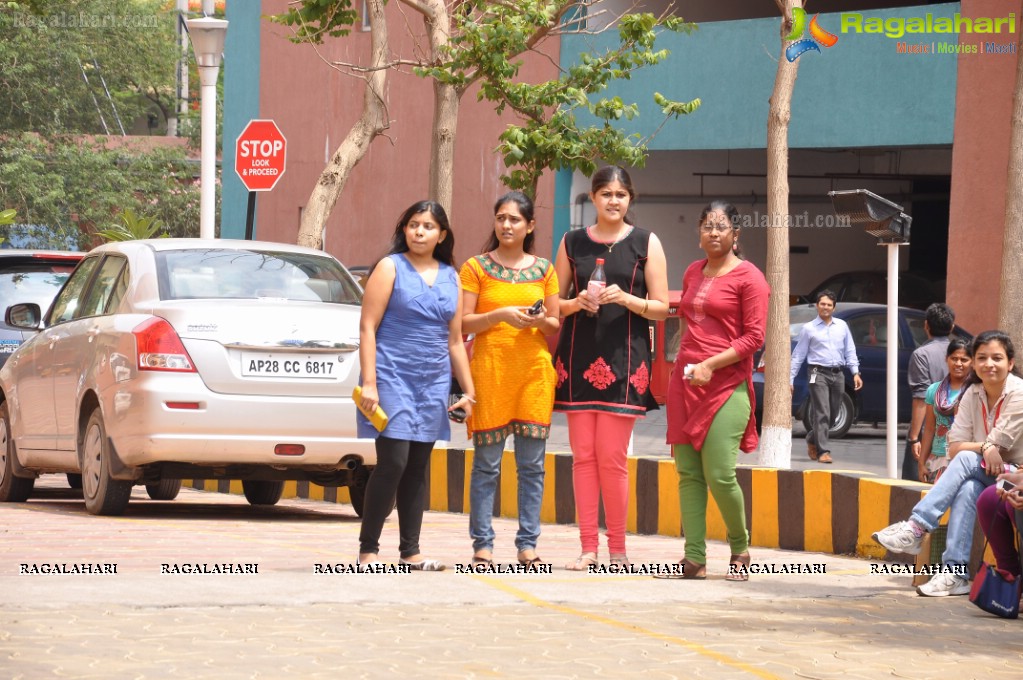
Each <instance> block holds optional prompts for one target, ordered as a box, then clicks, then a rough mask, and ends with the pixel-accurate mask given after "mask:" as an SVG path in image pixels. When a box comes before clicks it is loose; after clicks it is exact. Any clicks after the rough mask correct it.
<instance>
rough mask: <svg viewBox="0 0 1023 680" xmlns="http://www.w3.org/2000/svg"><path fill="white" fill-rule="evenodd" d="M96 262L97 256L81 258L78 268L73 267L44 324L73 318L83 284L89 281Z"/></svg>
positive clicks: (48, 324) (97, 261)
mask: <svg viewBox="0 0 1023 680" xmlns="http://www.w3.org/2000/svg"><path fill="white" fill-rule="evenodd" d="M97 264H99V258H98V257H88V258H86V259H84V260H82V263H81V264H80V265H78V268H77V269H75V272H74V273H73V274H72V275H71V278H70V279H68V282H67V283H66V284H65V285H64V288H62V289H61V291H60V293H59V294H58V295H57V299H56V300H54V301H53V309H52V310H51V311H50V319H49V321H48V322H47V324H46V325H47V326H52V325H54V324H58V323H63V322H65V321H70V320H71V319H73V318H75V312H76V311H77V310H78V306H79V303H80V301H81V296H82V293H83V292H84V291H85V286H86V284H88V283H89V278H90V277H91V276H92V272H93V270H94V269H95V268H96V265H97Z"/></svg>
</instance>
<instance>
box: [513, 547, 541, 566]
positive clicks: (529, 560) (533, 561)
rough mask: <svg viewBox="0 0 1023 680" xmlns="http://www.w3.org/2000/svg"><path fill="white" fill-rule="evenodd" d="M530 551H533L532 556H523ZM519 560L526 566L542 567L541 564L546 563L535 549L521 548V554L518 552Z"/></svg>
mask: <svg viewBox="0 0 1023 680" xmlns="http://www.w3.org/2000/svg"><path fill="white" fill-rule="evenodd" d="M530 552H532V553H533V556H532V557H523V555H526V554H528V553H530ZM518 560H519V564H521V565H522V566H524V567H534V568H535V567H540V566H543V565H544V564H546V562H544V561H543V560H542V559H540V556H539V555H537V554H536V551H535V550H520V551H519V554H518Z"/></svg>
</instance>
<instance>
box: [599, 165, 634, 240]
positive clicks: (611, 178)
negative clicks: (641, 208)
mask: <svg viewBox="0 0 1023 680" xmlns="http://www.w3.org/2000/svg"><path fill="white" fill-rule="evenodd" d="M611 182H618V183H619V184H621V185H622V186H623V187H625V190H626V191H628V192H629V209H628V210H627V211H625V217H623V218H622V221H623V222H625V223H626V224H628V225H630V226H636V220H635V218H634V217H633V216H632V203H633V201H635V200H636V189H635V187H633V186H632V178H631V177H629V173H628V172H626V171H625V168H623V167H621V166H618V165H605V166H604V167H602V168H601V169H600V170H597V171H596V172H595V173H593V177H591V178H590V193H593V194H596V193H597V192H598V191H600V190H601V189H603V188H604V187H606V186H607V185H608V184H610V183H611Z"/></svg>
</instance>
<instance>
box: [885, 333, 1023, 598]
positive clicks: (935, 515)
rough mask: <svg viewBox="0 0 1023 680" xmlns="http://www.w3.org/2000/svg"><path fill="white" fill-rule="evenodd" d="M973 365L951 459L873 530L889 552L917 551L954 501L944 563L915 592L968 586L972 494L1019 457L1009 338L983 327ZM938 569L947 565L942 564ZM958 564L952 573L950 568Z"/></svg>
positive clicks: (1019, 403)
mask: <svg viewBox="0 0 1023 680" xmlns="http://www.w3.org/2000/svg"><path fill="white" fill-rule="evenodd" d="M971 355H972V357H973V373H972V374H971V375H970V377H969V378H968V379H967V381H966V383H964V385H965V386H964V388H963V391H962V394H961V396H960V399H959V410H958V411H957V413H956V418H955V422H954V423H953V424H952V429H951V430H949V433H948V444H949V447H948V454H949V456H951V457H952V462H951V463H949V464H948V467H946V468H945V473H944V474H943V475H942V476H941V477H940V478H939V479H938V481H937V483H936V484H935V485H934V487H933V488H932V489H931V490H930V491H929V492H928V493H927V495H926V496H925V497H924V498H923V500H921V501H920V502H919V503H917V504H916V506H915V507H914V508H913V513H912V514H911V515H910V518H909V521H906V522H897V523H896V524H892V525H891V526H889V527H886V528H884V529H882V530H881V531H879V532H877V533H875V534H874V540H875V541H877V542H878V543H880V544H881V545H883V546H884V547H885V548H887V549H888V550H890V551H891V552H894V553H908V554H910V555H916V554H918V553H919V552H920V544H921V542H922V541H923V536H924V534H925V533H927V532H929V531H933V530H934V529H935V528H937V526H938V522H939V521H940V520H941V516H942V515H943V514H944V513H945V511H946V510H947V509H949V508H950V507H951V508H952V514H951V517H950V518H949V522H948V535H947V538H946V542H945V552H944V553H943V554H942V556H941V563H942V566H947V567H952V569H948V570H947V571H948V572H952V573H939V574H936V575H935V576H934V577H933V578H932V579H931V580H930V581H928V582H927V583H925V584H923V585H922V586H920V587H918V588H917V592H918V593H919V594H920V595H925V596H928V597H943V596H946V595H966V594H967V593H969V592H970V582H969V579H968V578H967V573H968V568H969V567H968V563H969V558H970V547H971V546H972V544H973V525H974V522H975V518H976V516H977V498H978V497H979V496H980V494H981V492H982V491H983V490H984V489H986V488H987V487H989V486H991V485H993V484H994V483H995V478H996V477H997V476H998V475H1000V474H1002V473H1003V472H1013V471H1015V469H1016V466H1017V465H1018V464H1020V463H1023V436H1020V435H1021V434H1023V378H1020V377H1019V376H1018V374H1016V364H1015V361H1014V357H1015V355H1016V351H1015V348H1014V347H1013V344H1012V340H1011V339H1010V338H1009V336H1008V335H1007V334H1006V333H1004V332H1002V331H985V332H983V333H981V334H980V335H978V336H977V337H976V338H974V340H973V345H972V351H971ZM942 571H943V572H944V571H945V570H942ZM955 572H958V573H955Z"/></svg>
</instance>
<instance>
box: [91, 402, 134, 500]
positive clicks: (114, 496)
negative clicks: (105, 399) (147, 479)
mask: <svg viewBox="0 0 1023 680" xmlns="http://www.w3.org/2000/svg"><path fill="white" fill-rule="evenodd" d="M78 451H79V455H80V456H81V459H82V495H83V496H84V497H85V509H86V510H88V511H89V512H90V513H91V514H93V515H120V514H121V513H122V512H124V509H125V508H127V507H128V500H129V499H130V498H131V488H132V486H134V485H133V484H132V483H131V482H130V481H128V480H124V479H114V478H112V477H111V476H110V456H111V451H110V440H109V439H107V429H106V426H104V425H103V415H102V414H101V413H100V410H99V407H97V408H95V409H93V411H92V414H91V415H90V416H89V421H88V422H87V423H86V425H85V430H84V431H83V432H82V434H81V439H80V440H79V442H78Z"/></svg>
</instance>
